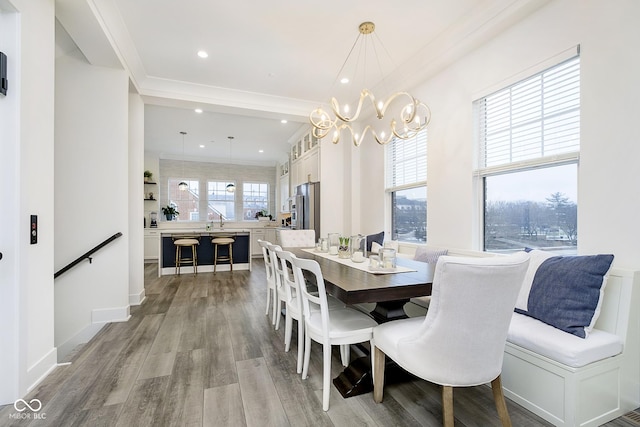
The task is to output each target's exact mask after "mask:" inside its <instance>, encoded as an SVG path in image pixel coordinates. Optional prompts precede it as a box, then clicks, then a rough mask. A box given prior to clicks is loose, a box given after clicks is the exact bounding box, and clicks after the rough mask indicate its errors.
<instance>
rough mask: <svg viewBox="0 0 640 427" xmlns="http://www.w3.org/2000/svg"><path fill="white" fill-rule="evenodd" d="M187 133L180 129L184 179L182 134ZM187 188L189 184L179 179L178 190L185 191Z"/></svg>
mask: <svg viewBox="0 0 640 427" xmlns="http://www.w3.org/2000/svg"><path fill="white" fill-rule="evenodd" d="M186 134H187V133H186V132H185V131H180V135H182V178H183V179H184V136H185V135H186ZM188 188H189V184H187V183H186V182H184V181H180V183H179V184H178V189H179V190H180V191H186V190H187V189H188Z"/></svg>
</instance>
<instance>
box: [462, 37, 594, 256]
mask: <svg viewBox="0 0 640 427" xmlns="http://www.w3.org/2000/svg"><path fill="white" fill-rule="evenodd" d="M573 61H576V62H577V80H578V83H577V98H578V101H577V108H576V109H575V111H577V120H578V125H577V143H576V144H575V146H574V147H573V149H570V150H567V151H565V152H561V153H555V154H552V155H540V156H537V157H533V156H530V158H527V159H521V160H516V161H510V162H504V163H500V164H495V165H490V166H487V165H486V163H485V162H486V157H485V156H486V151H487V150H486V145H485V144H486V140H483V136H484V135H486V134H487V133H485V132H483V127H482V126H483V125H484V122H482V120H481V113H482V108H481V106H480V103H482V102H483V101H485V100H486V99H487V98H489V97H491V96H492V95H494V94H498V93H500V92H503V91H506V90H510V89H511V88H514V87H515V86H517V85H519V84H523V83H527V82H528V81H532V80H534V79H536V78H539V77H541V76H543V75H544V74H545V73H549V72H553V71H554V70H556V69H561V68H562V67H563V66H564V65H565V64H570V63H571V62H573ZM580 78H581V60H580V51H579V47H578V48H577V49H576V50H575V51H573V52H571V51H569V54H565V57H563V58H561V59H558V61H557V62H555V63H551V64H549V63H547V64H545V68H544V69H542V70H539V71H537V72H535V73H531V74H529V75H527V76H525V77H524V78H522V79H520V80H518V81H517V82H514V83H512V84H509V85H505V86H504V87H502V88H499V89H498V90H496V91H494V92H492V93H490V94H487V95H484V96H481V97H479V98H476V100H475V101H474V102H473V110H474V127H475V130H476V135H475V137H474V139H475V143H476V147H477V148H478V151H477V153H478V158H477V167H476V169H475V170H474V171H473V177H474V180H475V188H476V193H477V195H478V197H477V200H478V205H477V206H478V212H479V215H478V216H477V217H478V218H479V222H478V227H477V229H478V247H480V248H481V249H482V250H483V251H485V252H487V248H486V239H485V237H486V236H485V235H486V230H487V226H486V218H485V214H486V208H487V207H486V201H487V193H486V178H490V177H494V176H497V175H505V174H516V173H522V172H527V171H531V170H535V169H544V168H553V167H558V166H564V165H569V164H575V165H576V170H577V171H578V170H579V160H580V138H581V134H580V119H581V108H582V105H581V103H580V93H581V91H580ZM542 91H543V92H544V87H543V88H542ZM512 107H513V106H510V110H509V111H510V114H511V113H512ZM544 108H545V105H544V101H543V103H542V104H541V106H540V109H541V110H544ZM567 111H570V110H567ZM546 117H547V116H545V115H544V114H541V118H540V122H541V127H542V128H544V121H545V119H546ZM509 129H510V131H509V132H511V133H512V132H513V128H512V127H510V128H509ZM541 135H542V136H541V138H540V140H541V141H540V144H541V148H540V151H541V152H542V153H544V150H545V147H546V145H545V136H546V135H545V132H544V129H543V130H542V131H541ZM509 149H510V150H512V149H513V145H512V144H510V145H509ZM577 181H578V177H576V185H579V183H578V182H577ZM576 194H577V188H576ZM575 203H576V206H577V209H578V208H579V205H578V201H577V200H576V201H575ZM514 250H515V249H514ZM576 250H577V247H576Z"/></svg>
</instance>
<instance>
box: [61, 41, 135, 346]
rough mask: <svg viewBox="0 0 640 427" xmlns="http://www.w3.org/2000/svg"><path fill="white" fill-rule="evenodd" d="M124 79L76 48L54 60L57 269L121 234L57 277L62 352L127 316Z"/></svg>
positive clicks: (126, 166) (126, 107)
mask: <svg viewBox="0 0 640 427" xmlns="http://www.w3.org/2000/svg"><path fill="white" fill-rule="evenodd" d="M128 83H129V81H128V76H127V74H126V73H125V71H123V70H118V69H112V68H104V67H97V66H92V65H90V64H88V63H87V62H86V60H85V59H84V57H83V56H82V55H81V54H80V52H79V51H78V50H75V51H73V52H70V53H68V54H66V55H64V56H59V57H58V58H57V60H56V86H55V90H56V103H55V108H56V109H55V113H56V116H55V120H56V122H55V123H56V128H55V194H56V197H55V211H56V230H55V231H56V240H55V266H56V269H59V268H62V267H63V266H64V265H66V264H67V263H69V262H71V261H73V260H74V259H76V258H77V257H78V256H80V255H82V254H84V253H85V252H86V251H88V250H90V249H91V248H93V247H94V246H96V245H98V244H99V243H101V242H102V241H104V240H105V239H107V238H108V237H110V236H112V235H113V234H115V233H117V232H122V233H123V237H121V238H119V239H117V240H115V241H114V242H113V243H111V244H109V245H108V246H106V247H104V248H103V249H101V250H100V251H99V252H97V253H96V254H94V255H93V263H89V262H88V261H84V262H82V263H81V264H79V265H78V266H76V267H74V268H73V269H72V270H70V271H69V272H67V273H65V274H63V275H62V276H60V277H59V278H58V279H56V286H55V322H56V331H55V341H56V345H57V346H58V349H59V353H60V357H61V358H62V357H64V355H65V354H66V353H68V352H69V351H71V350H72V349H73V348H74V347H75V345H77V344H78V343H81V342H84V341H86V339H87V338H88V337H90V336H91V335H92V334H93V333H95V332H96V331H97V330H99V328H100V327H101V326H102V325H103V324H104V323H105V322H107V321H117V320H126V319H127V318H128V313H129V239H130V237H129V234H128V231H129V218H128V216H129V212H130V210H129V164H128V154H129V153H128V140H129V137H128V136H129V127H128V120H129V115H128V104H129V99H128V98H129V97H128V93H129V90H128V88H129V86H128ZM138 162H139V166H138V167H139V168H140V175H139V180H140V181H137V180H136V181H135V182H142V180H143V177H142V169H141V167H142V157H141V156H140V158H139V160H138ZM139 194H142V193H141V192H140V193H139ZM139 223H140V225H141V223H142V218H139ZM142 262H143V261H142V257H140V260H139V263H140V264H142Z"/></svg>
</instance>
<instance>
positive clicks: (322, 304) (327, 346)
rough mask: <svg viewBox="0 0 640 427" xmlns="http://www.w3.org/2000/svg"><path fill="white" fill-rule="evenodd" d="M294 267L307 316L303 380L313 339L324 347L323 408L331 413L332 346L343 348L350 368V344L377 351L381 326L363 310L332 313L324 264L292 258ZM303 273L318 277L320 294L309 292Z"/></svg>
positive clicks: (341, 310)
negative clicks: (375, 336) (364, 344)
mask: <svg viewBox="0 0 640 427" xmlns="http://www.w3.org/2000/svg"><path fill="white" fill-rule="evenodd" d="M291 264H292V266H293V271H294V274H295V275H296V280H297V282H298V284H299V285H300V295H301V296H302V307H303V314H304V335H305V336H304V363H303V366H302V378H303V379H306V378H307V375H308V371H309V359H310V357H311V340H313V341H316V342H317V343H319V344H322V362H323V363H322V365H323V368H322V409H323V410H324V411H328V410H329V396H330V392H331V388H330V385H331V346H332V345H340V355H341V359H342V364H343V365H345V366H346V365H347V364H348V363H349V360H348V355H349V351H348V348H349V345H351V344H358V343H361V342H365V341H369V342H371V348H373V341H372V337H373V328H374V327H375V326H376V325H377V323H376V321H375V320H373V319H372V318H371V317H369V316H367V315H366V314H364V313H362V312H361V311H358V310H354V309H352V308H349V307H344V308H336V309H334V310H329V306H328V302H327V293H326V289H325V286H324V277H323V276H322V271H321V270H320V265H319V264H318V263H317V262H316V261H315V260H309V259H302V258H297V257H295V256H293V255H292V256H291ZM303 271H304V272H307V273H308V274H310V275H312V276H313V277H315V281H316V285H317V288H318V294H317V295H314V294H313V293H311V292H310V291H309V289H307V285H306V281H305V278H304V273H303ZM345 356H346V358H345ZM372 358H373V355H372Z"/></svg>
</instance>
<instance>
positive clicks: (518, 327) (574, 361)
mask: <svg viewBox="0 0 640 427" xmlns="http://www.w3.org/2000/svg"><path fill="white" fill-rule="evenodd" d="M507 341H508V342H510V343H512V344H516V345H518V346H520V347H524V348H526V349H527V350H530V351H533V352H534V353H538V354H540V355H542V356H545V357H548V358H549V359H552V360H555V361H557V362H559V363H562V364H563V365H567V366H570V367H573V368H579V367H581V366H585V365H588V364H589V363H593V362H596V361H598V360H602V359H605V358H607V357H612V356H615V355H617V354H620V353H621V352H622V346H623V345H622V340H621V339H620V337H618V336H617V335H614V334H611V333H609V332H605V331H601V330H598V329H593V330H592V331H591V333H590V334H589V337H588V338H586V339H583V338H579V337H577V336H575V335H572V334H569V333H567V332H563V331H561V330H560V329H557V328H554V327H553V326H550V325H547V324H546V323H543V322H541V321H539V320H536V319H534V318H532V317H529V316H525V315H523V314H519V313H513V317H512V319H511V324H510V326H509V333H508V335H507Z"/></svg>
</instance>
